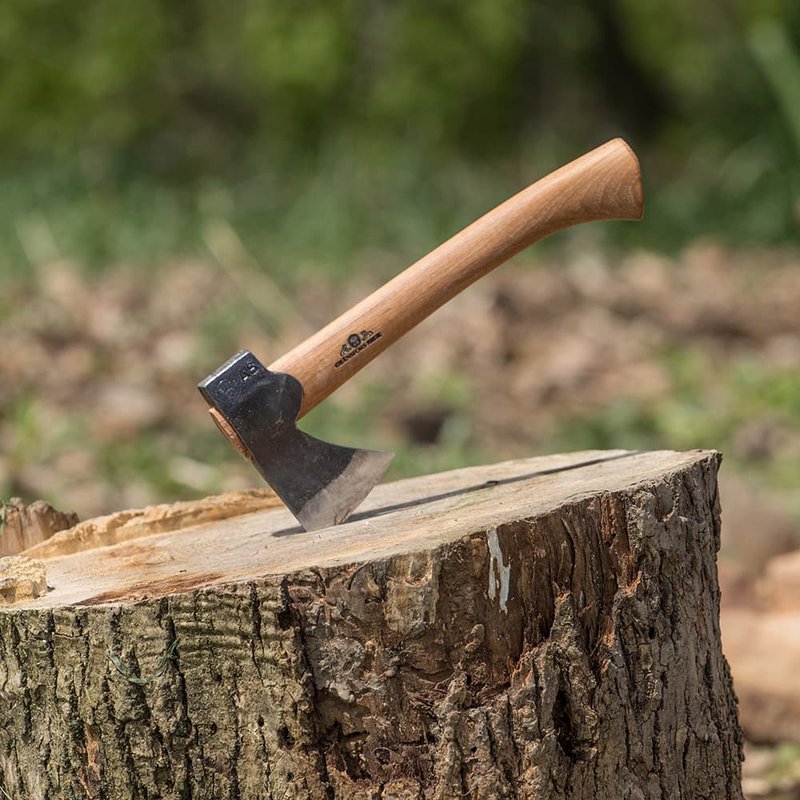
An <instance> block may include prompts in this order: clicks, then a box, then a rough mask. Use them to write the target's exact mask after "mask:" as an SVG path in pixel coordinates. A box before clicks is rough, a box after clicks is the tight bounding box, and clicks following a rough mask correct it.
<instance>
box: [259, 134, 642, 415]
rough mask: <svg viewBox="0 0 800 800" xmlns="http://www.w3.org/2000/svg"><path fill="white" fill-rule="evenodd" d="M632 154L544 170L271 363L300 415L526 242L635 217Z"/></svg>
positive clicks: (597, 156) (637, 203)
mask: <svg viewBox="0 0 800 800" xmlns="http://www.w3.org/2000/svg"><path fill="white" fill-rule="evenodd" d="M641 217H642V183H641V175H640V172H639V161H638V159H637V158H636V155H635V154H634V152H633V151H632V150H631V148H630V147H629V146H628V145H627V144H626V143H625V142H624V141H623V140H622V139H613V140H612V141H610V142H606V144H604V145H601V146H600V147H598V148H596V149H595V150H592V151H591V152H589V153H586V154H585V155H583V156H581V157H580V158H578V159H576V160H575V161H572V162H570V163H569V164H567V165H566V166H563V167H561V169H558V170H556V171H555V172H553V173H551V174H550V175H547V176H546V177H544V178H542V179H541V180H539V181H537V182H536V183H534V184H533V185H531V186H529V187H528V188H527V189H523V191H521V192H520V193H519V194H517V195H515V196H514V197H512V198H511V199H510V200H507V201H506V202H505V203H503V204H502V205H499V206H498V207H497V208H495V209H494V210H492V211H490V212H489V213H488V214H485V215H484V216H482V217H481V218H480V219H479V220H477V221H476V222H473V223H472V225H470V226H469V227H467V228H465V229H464V230H463V231H461V232H460V233H457V234H456V235H455V236H453V237H452V239H449V240H448V241H446V242H445V243H444V244H443V245H441V246H440V247H438V248H437V249H436V250H434V251H433V252H432V253H429V254H428V255H427V256H425V257H424V258H422V259H420V260H419V261H417V263H416V264H413V265H412V266H410V267H409V268H408V269H406V270H405V271H404V272H402V273H401V274H400V275H398V276H397V277H396V278H393V279H392V280H391V281H389V282H388V283H387V284H385V285H384V286H382V287H381V288H380V289H378V290H377V291H376V292H373V294H371V295H370V296H369V297H367V298H365V299H364V300H362V301H361V302H360V303H358V304H357V305H356V306H354V307H353V308H351V309H350V310H349V311H346V312H345V313H344V314H342V315H341V316H340V317H338V318H337V319H335V320H334V321H333V322H331V323H330V324H329V325H327V326H326V327H324V328H323V329H322V330H320V331H319V332H318V333H316V334H314V335H313V336H311V337H310V338H308V339H307V340H306V341H304V342H303V343H302V344H300V345H298V346H297V347H295V348H294V349H293V350H292V351H290V352H289V353H287V354H286V355H284V356H282V357H281V358H279V359H278V360H277V361H275V362H274V363H273V364H271V365H270V369H271V370H274V371H277V372H286V373H288V374H290V375H293V376H294V377H295V378H297V379H298V380H299V381H300V383H301V384H302V386H303V392H304V396H303V406H302V408H301V410H300V414H299V416H300V417H302V416H303V415H304V414H307V413H308V412H309V411H311V409H312V408H314V407H315V406H316V405H317V404H318V403H319V402H321V401H322V400H324V399H325V398H326V397H327V396H328V395H329V394H330V393H331V392H333V391H334V390H335V389H337V388H338V387H339V386H341V385H342V384H343V383H344V382H345V381H347V380H349V379H350V378H351V377H352V376H353V375H355V374H356V372H358V371H359V370H360V369H361V368H362V367H365V366H366V365H367V364H368V363H369V362H370V361H372V359H373V358H375V356H377V355H379V354H380V353H382V352H383V351H384V350H385V349H386V348H387V347H388V346H389V345H390V344H392V343H393V342H396V341H397V340H398V339H399V338H400V337H401V336H402V335H403V334H404V333H407V332H408V331H410V330H411V329H412V328H413V327H414V326H415V325H417V323H419V322H421V321H422V320H423V319H425V317H427V316H428V315H429V314H431V313H432V312H433V311H435V310H436V309H437V308H439V307H440V306H442V305H444V304H445V303H446V302H447V301H448V300H450V299H451V298H453V297H455V295H457V294H458V293H459V292H460V291H462V290H463V289H465V288H466V287H467V286H469V285H470V284H471V283H473V282H474V281H476V280H477V279H478V278H480V277H481V276H483V275H486V273H487V272H489V271H491V270H492V269H494V268H495V267H497V266H499V265H500V264H502V263H503V262H504V261H507V260H508V259H509V258H511V256H513V255H515V254H516V253H518V252H519V251H520V250H523V249H524V248H526V247H528V245H531V244H533V243H534V242H537V241H539V240H540V239H543V238H544V237H545V236H549V235H550V234H551V233H555V232H556V231H560V230H563V229H564V228H568V227H570V226H572V225H577V224H579V223H581V222H591V221H593V220H612V219H641Z"/></svg>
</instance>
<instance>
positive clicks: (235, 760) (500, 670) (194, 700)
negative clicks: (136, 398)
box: [0, 451, 742, 800]
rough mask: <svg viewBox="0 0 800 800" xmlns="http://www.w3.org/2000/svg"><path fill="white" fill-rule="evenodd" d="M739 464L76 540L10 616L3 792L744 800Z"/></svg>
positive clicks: (547, 476)
mask: <svg viewBox="0 0 800 800" xmlns="http://www.w3.org/2000/svg"><path fill="white" fill-rule="evenodd" d="M718 463H719V458H718V455H717V454H715V453H712V452H699V451H696V452H691V453H674V452H652V453H630V452H623V451H613V452H590V453H577V454H571V455H558V456H548V457H544V458H534V459H529V460H522V461H514V462H507V463H503V464H496V465H493V466H485V467H475V468H469V469H462V470H457V471H454V472H447V473H442V474H439V475H431V476H427V477H423V478H414V479H410V480H405V481H399V482H397V483H393V484H386V485H384V486H380V487H378V488H377V489H376V490H375V491H374V492H373V494H372V496H371V497H370V499H369V501H368V502H367V503H366V504H365V506H364V508H363V510H361V511H360V512H359V513H357V514H356V515H355V517H354V518H353V519H352V520H351V521H350V522H348V523H347V524H345V525H341V526H339V527H336V528H333V529H328V530H325V531H317V532H313V533H305V532H302V531H300V530H299V529H298V528H297V527H296V525H295V523H294V520H293V519H292V517H291V516H290V515H289V514H288V512H286V511H285V510H283V509H282V508H279V507H275V502H274V499H273V498H272V497H270V496H269V495H268V493H266V492H264V493H261V494H260V495H259V494H258V493H248V494H247V495H246V496H244V500H242V499H241V498H239V496H223V497H221V498H218V499H212V500H209V501H205V505H204V506H203V508H204V509H205V511H204V512H203V513H200V514H195V515H193V514H192V513H191V507H192V504H178V505H179V506H180V510H179V512H175V513H171V512H170V509H169V508H168V507H167V508H164V507H160V508H155V509H149V510H147V511H146V512H144V513H135V514H131V512H125V514H123V515H113V516H112V517H109V518H105V519H104V520H96V521H92V522H91V523H83V524H82V525H78V526H77V527H75V528H73V529H71V530H70V531H66V532H62V533H58V534H56V535H55V536H54V537H52V538H51V539H50V540H48V541H47V542H44V543H42V544H41V545H39V546H37V547H34V548H33V549H32V550H29V551H28V552H27V555H28V556H30V557H32V558H34V559H37V558H38V559H41V565H40V566H43V568H44V570H45V572H46V584H47V590H46V591H41V592H38V593H36V594H38V595H39V596H35V597H34V596H29V597H28V598H27V599H21V600H18V601H17V602H14V603H11V604H8V605H6V606H5V607H3V608H2V609H0V714H2V719H3V721H4V724H3V726H2V729H1V730H0V787H2V790H3V791H2V792H1V793H0V795H1V796H2V797H3V798H6V797H9V798H13V799H14V800H18V799H19V800H40V798H41V799H44V798H48V799H49V800H52V799H53V798H107V799H108V800H123V799H125V800H128V799H129V798H130V799H132V798H176V800H177V799H178V798H180V799H181V800H183V799H184V798H187V799H188V798H203V799H204V800H205V799H211V798H226V799H229V800H237V799H239V798H240V799H242V800H244V799H245V798H246V799H247V800H251V799H252V800H256V799H261V798H264V799H266V798H273V800H281V799H282V798H303V799H305V798H312V799H316V798H319V799H320V800H322V799H325V800H329V799H330V798H363V799H364V800H367V798H370V799H373V798H374V799H376V800H377V799H378V798H380V799H381V800H390V799H393V800H422V799H423V798H425V800H428V799H431V800H433V799H434V798H435V799H436V800H450V798H461V797H469V798H486V800H495V798H526V799H530V800H533V799H534V798H536V799H537V800H538V799H539V798H586V799H587V800H588V799H589V798H592V799H593V798H701V797H702V798H726V799H727V798H740V797H741V790H740V761H741V754H742V738H741V733H740V730H739V727H738V723H737V718H736V701H735V697H734V694H733V691H732V686H731V678H730V674H729V671H728V667H727V664H726V662H725V659H724V657H723V655H722V651H721V648H720V631H719V589H718V584H717V573H716V552H717V549H718V547H719V508H718V502H717V488H716V474H717V467H718ZM187 509H188V510H187ZM242 509H243V511H244V512H246V513H240V511H242ZM259 509H260V510H259ZM148 519H149V520H151V522H150V523H148V522H147V520H148ZM132 520H133V524H132V527H131V521H132ZM176 520H177V521H176ZM126 528H127V529H128V530H126ZM34 563H35V562H34Z"/></svg>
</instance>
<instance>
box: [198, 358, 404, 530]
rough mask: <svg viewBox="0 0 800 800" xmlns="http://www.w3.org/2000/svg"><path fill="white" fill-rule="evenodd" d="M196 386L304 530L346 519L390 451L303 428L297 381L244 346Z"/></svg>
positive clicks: (385, 464) (384, 465) (378, 476)
mask: <svg viewBox="0 0 800 800" xmlns="http://www.w3.org/2000/svg"><path fill="white" fill-rule="evenodd" d="M197 388H198V389H199V390H200V393H201V394H202V395H203V397H204V398H205V400H206V401H207V402H208V404H209V407H210V409H211V413H212V417H213V418H214V421H215V422H216V423H217V425H218V426H219V428H220V429H221V430H222V432H223V433H224V434H225V435H226V436H227V437H228V438H229V439H230V440H231V441H232V443H233V444H234V445H235V446H236V448H237V449H238V450H239V451H240V452H241V453H242V454H243V455H244V456H246V457H247V458H249V459H250V460H251V461H252V462H253V464H254V465H255V467H256V469H258V471H259V472H260V473H261V475H262V477H263V478H264V480H265V481H266V482H267V483H268V484H269V485H270V486H271V487H272V488H273V489H274V490H275V493H276V494H277V495H278V497H280V498H281V500H283V502H284V503H285V504H286V506H287V507H288V508H289V510H290V511H291V512H292V514H294V516H295V517H296V518H297V520H298V522H299V523H300V524H301V525H302V526H303V528H305V530H307V531H310V530H317V529H318V528H327V527H329V526H331V525H337V524H338V523H340V522H343V521H344V520H345V519H346V518H347V517H348V516H349V515H350V514H351V513H352V512H353V510H354V509H355V508H356V507H357V506H358V505H359V503H360V502H361V501H362V500H363V499H364V498H365V497H366V496H367V495H368V494H369V493H370V492H371V491H372V488H373V487H374V486H375V484H376V483H377V482H378V481H379V480H380V479H381V477H382V476H383V473H384V472H385V471H386V468H387V467H388V466H389V462H390V461H391V460H392V458H393V457H394V453H385V452H381V451H378V450H356V449H353V448H350V447H341V446H339V445H335V444H329V443H328V442H324V441H322V440H321V439H315V438H314V437H313V436H309V435H308V434H307V433H303V431H301V430H299V429H298V428H297V425H296V422H297V415H298V413H299V411H300V407H301V406H302V403H303V387H302V386H301V385H300V382H299V381H298V380H297V379H296V378H293V377H292V376H291V375H286V374H284V373H281V372H270V370H268V369H267V368H266V367H265V366H264V365H263V364H262V363H261V362H260V361H259V360H258V359H257V358H256V357H255V356H254V355H253V354H252V353H251V352H249V351H248V350H241V351H239V352H238V353H237V354H236V355H235V356H233V358H231V359H229V360H228V361H226V362H225V363H224V364H223V365H222V366H221V367H220V368H219V369H217V370H216V371H215V372H213V373H212V374H211V375H209V376H208V377H207V378H206V379H205V380H204V381H202V382H201V383H199V384H198V386H197ZM215 412H216V413H215Z"/></svg>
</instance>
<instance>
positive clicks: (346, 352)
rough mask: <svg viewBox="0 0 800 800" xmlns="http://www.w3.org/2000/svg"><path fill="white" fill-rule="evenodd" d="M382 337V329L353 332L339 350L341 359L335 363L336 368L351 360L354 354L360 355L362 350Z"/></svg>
mask: <svg viewBox="0 0 800 800" xmlns="http://www.w3.org/2000/svg"><path fill="white" fill-rule="evenodd" d="M380 338H381V332H380V331H361V333H351V334H350V335H349V336H348V337H347V341H346V342H345V343H344V344H343V345H342V348H341V350H339V360H338V361H337V362H336V363H335V364H334V365H333V366H334V367H335V368H336V369H338V368H339V367H341V366H342V364H344V363H345V362H346V361H349V360H350V359H351V358H353V356H356V355H358V354H359V353H360V352H361V351H362V350H366V349H367V348H368V347H369V346H370V345H371V344H373V343H374V342H377V341H378V339H380Z"/></svg>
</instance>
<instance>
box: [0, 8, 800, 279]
mask: <svg viewBox="0 0 800 800" xmlns="http://www.w3.org/2000/svg"><path fill="white" fill-rule="evenodd" d="M799 53H800V4H798V3H797V2H796V0H715V2H711V3H705V4H698V3H696V2H693V0H674V2H672V3H669V4H667V3H660V2H652V0H559V2H553V0H468V2H455V1H454V0H439V1H438V2H423V0H403V2H397V3H387V2H382V1H381V0H361V2H357V1H356V0H334V1H333V2H332V1H331V0H324V1H323V0H301V1H299V2H293V3H287V2H279V1H278V0H267V1H266V2H259V3H256V2H243V3H240V4H236V5H234V6H231V5H230V4H224V3H218V2H212V1H211V0H177V1H176V2H173V3H165V2H163V1H162V0H140V2H138V3H135V4H130V3H123V2H120V1H119V0H103V2H98V1H97V0H88V2H85V3H82V4H81V5H80V6H77V7H76V6H75V5H72V4H67V3H63V2H57V0H34V1H33V2H31V0H7V1H6V2H5V3H3V4H0V165H2V170H0V263H2V264H4V265H5V266H6V267H8V266H9V265H11V266H14V265H18V264H23V263H25V261H31V260H35V259H36V254H37V248H38V247H39V244H37V242H39V243H40V242H41V238H42V237H41V236H40V237H38V238H37V237H36V236H31V235H29V234H30V230H31V219H33V220H34V228H35V230H39V231H40V232H41V230H42V228H43V226H42V225H41V224H39V223H42V222H44V225H45V226H46V230H47V236H46V237H45V238H48V237H49V240H50V244H51V245H52V246H53V247H54V248H55V249H56V250H57V251H58V253H60V254H62V255H68V256H72V257H75V258H78V259H80V260H83V261H88V262H90V263H97V264H102V263H106V262H108V261H113V260H117V259H126V258H136V259H141V260H151V259H154V258H159V257H163V256H165V255H174V254H176V253H177V252H181V251H183V252H192V251H195V252H197V251H200V250H201V249H202V247H203V244H202V238H203V237H202V231H203V227H204V224H205V222H206V221H207V220H208V219H209V218H214V217H223V218H225V219H226V220H228V221H230V222H231V223H232V224H233V225H234V226H235V227H236V228H237V230H239V231H240V232H241V233H242V236H243V238H244V239H245V241H246V242H247V244H248V245H249V246H250V247H251V248H252V249H253V250H254V252H255V253H257V254H258V255H259V257H261V258H268V259H269V260H270V261H271V262H273V264H274V265H275V269H277V270H280V271H282V272H285V271H287V270H288V265H289V264H293V263H296V262H298V261H300V262H302V261H312V262H314V263H316V264H323V265H326V267H327V266H333V267H335V266H336V265H337V264H339V263H342V262H345V261H346V260H347V259H348V258H349V257H350V256H351V255H352V253H353V252H354V250H357V249H359V248H363V247H365V246H379V247H388V248H392V250H394V251H396V252H399V253H401V254H402V255H403V256H404V257H405V256H407V255H408V256H412V255H416V254H418V253H419V252H420V251H421V250H424V249H427V248H428V247H431V246H433V245H434V244H436V243H437V242H438V241H439V240H440V239H441V238H442V237H443V236H445V235H447V234H449V233H452V232H453V230H455V229H457V228H458V227H460V226H461V225H462V224H463V223H465V222H466V221H468V220H469V219H470V217H471V216H473V215H475V214H477V213H479V212H480V211H482V210H484V209H485V208H487V207H488V206H490V205H491V203H492V202H494V201H497V200H500V199H502V198H503V197H504V196H505V195H506V194H508V193H509V192H511V191H513V190H514V189H516V188H519V187H520V186H521V185H523V184H525V183H527V182H529V181H530V180H532V179H533V178H535V177H536V176H537V175H539V174H541V173H542V172H544V171H546V170H547V169H549V168H550V167H553V166H555V165H556V164H557V163H560V162H562V161H564V160H567V159H569V158H571V157H573V156H575V155H576V154H578V153H579V152H580V151H582V150H584V149H587V148H589V147H591V146H593V145H595V144H598V143H599V142H601V141H602V140H604V139H606V138H609V137H611V136H613V135H618V134H621V135H624V136H626V137H627V138H629V140H630V141H631V142H632V143H633V144H634V146H635V149H636V150H637V152H639V153H640V154H641V156H642V158H643V161H644V167H645V173H646V176H647V183H648V190H649V191H648V195H649V201H648V202H649V208H648V218H647V222H646V224H645V225H642V226H619V227H613V226H612V228H611V229H610V230H611V231H612V235H613V236H616V237H623V236H624V237H626V240H628V241H630V240H633V241H637V242H638V243H645V244H647V245H650V246H656V247H665V248H671V247H675V246H680V245H682V244H683V243H684V242H686V241H687V240H689V239H690V238H692V237H695V236H697V235H699V234H712V235H715V236H718V237H721V238H723V239H727V240H730V241H735V242H741V241H748V242H754V241H755V242H783V241H786V240H788V239H790V238H791V237H792V236H793V235H795V234H796V229H797V221H798V220H797V215H798V208H797V204H798V197H799V196H800V170H799V169H797V164H798V162H799V160H800V110H799V109H800V102H798V94H799V93H800V55H798V54H799ZM37 225H38V228H37V227H36V226H37Z"/></svg>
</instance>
